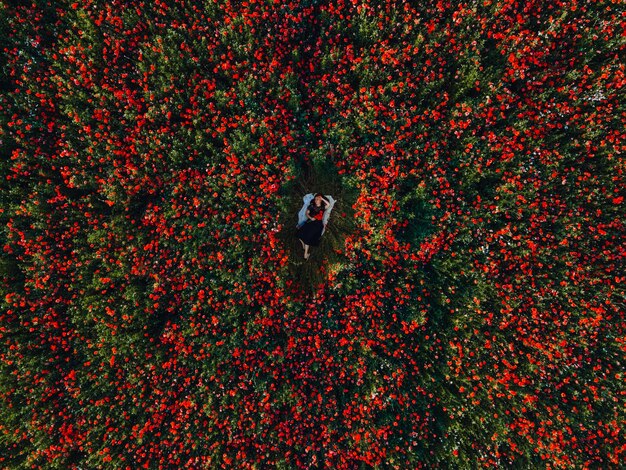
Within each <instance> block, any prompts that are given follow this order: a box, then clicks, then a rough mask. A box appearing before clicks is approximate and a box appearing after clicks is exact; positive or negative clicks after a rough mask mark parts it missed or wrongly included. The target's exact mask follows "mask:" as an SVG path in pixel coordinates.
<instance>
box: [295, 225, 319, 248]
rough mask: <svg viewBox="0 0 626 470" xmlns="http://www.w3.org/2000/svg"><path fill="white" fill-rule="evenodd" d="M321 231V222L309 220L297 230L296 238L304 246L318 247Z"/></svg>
mask: <svg viewBox="0 0 626 470" xmlns="http://www.w3.org/2000/svg"><path fill="white" fill-rule="evenodd" d="M323 230H324V224H323V223H322V221H321V220H316V221H315V222H314V221H312V220H309V221H307V222H306V223H305V224H304V225H303V226H302V227H300V228H299V229H298V238H299V239H300V240H302V241H303V242H304V243H305V244H306V245H311V246H319V244H320V240H321V238H322V231H323Z"/></svg>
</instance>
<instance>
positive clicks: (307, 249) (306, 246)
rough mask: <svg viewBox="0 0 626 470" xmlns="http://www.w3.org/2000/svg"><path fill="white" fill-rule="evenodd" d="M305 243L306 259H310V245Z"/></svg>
mask: <svg viewBox="0 0 626 470" xmlns="http://www.w3.org/2000/svg"><path fill="white" fill-rule="evenodd" d="M303 245H304V259H309V245H307V244H305V243H303Z"/></svg>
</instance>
